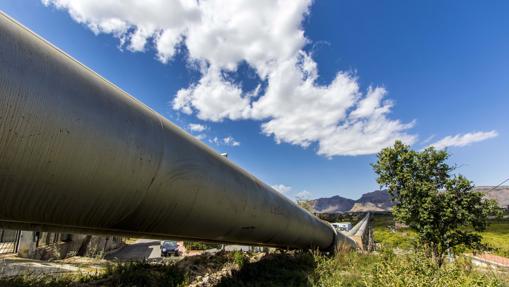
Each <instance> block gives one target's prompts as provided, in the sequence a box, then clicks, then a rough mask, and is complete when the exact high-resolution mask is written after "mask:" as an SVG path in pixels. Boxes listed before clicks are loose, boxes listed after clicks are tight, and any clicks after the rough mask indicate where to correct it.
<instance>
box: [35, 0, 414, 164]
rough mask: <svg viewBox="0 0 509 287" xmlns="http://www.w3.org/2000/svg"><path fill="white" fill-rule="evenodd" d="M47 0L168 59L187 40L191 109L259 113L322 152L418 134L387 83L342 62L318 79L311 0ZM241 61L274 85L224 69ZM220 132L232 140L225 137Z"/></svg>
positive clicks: (283, 137)
mask: <svg viewBox="0 0 509 287" xmlns="http://www.w3.org/2000/svg"><path fill="white" fill-rule="evenodd" d="M42 1H43V3H44V4H45V5H47V6H49V5H53V6H54V7H57V8H58V9H64V10H67V11H68V12H69V13H70V15H71V17H72V18H73V19H74V20H76V21H77V22H79V23H82V24H84V25H86V26H87V27H89V28H90V29H91V30H92V31H94V33H108V34H112V35H113V36H114V37H117V38H118V39H119V40H120V46H121V47H126V48H127V49H128V50H130V51H134V52H139V51H145V50H147V48H150V49H155V50H156V54H157V58H158V59H159V61H161V62H163V63H166V62H168V61H170V60H171V59H172V58H173V57H175V55H176V54H177V53H178V51H179V47H185V48H186V49H187V50H186V51H187V53H185V54H184V53H183V56H185V57H187V60H188V62H189V63H191V64H192V65H191V66H194V67H197V68H198V69H199V71H200V73H201V78H200V79H199V80H198V81H197V82H195V83H192V84H191V85H190V86H189V87H187V88H183V89H181V90H179V91H178V93H177V94H176V95H175V98H174V100H173V103H172V107H173V108H174V109H175V110H178V111H181V112H183V113H186V114H195V115H196V116H197V117H198V118H200V119H202V120H208V121H214V122H220V121H223V120H225V119H229V120H241V119H250V120H257V121H260V122H261V129H262V132H263V134H265V135H267V136H273V137H274V139H275V140H276V142H278V143H282V142H284V143H290V144H294V145H299V146H302V147H307V146H309V145H311V144H317V148H318V149H317V153H319V154H321V155H324V156H327V157H331V156H335V155H361V154H372V153H376V152H377V151H379V150H380V149H381V148H383V147H386V146H389V145H391V144H392V143H393V142H394V140H396V139H400V140H403V141H404V142H406V143H408V144H412V143H413V142H414V141H415V139H416V137H415V136H414V135H412V134H409V133H408V130H409V129H410V128H412V126H413V123H402V122H400V121H399V120H394V119H390V118H389V117H388V115H389V113H390V111H391V108H392V106H393V103H392V102H391V101H389V100H384V98H385V97H386V94H387V92H386V90H385V89H384V88H381V87H373V88H369V89H368V90H367V91H366V92H363V91H362V90H361V89H360V88H359V84H358V81H357V79H356V77H354V76H353V75H352V74H350V73H346V72H341V71H340V72H338V73H337V74H336V75H335V77H334V79H333V80H332V82H331V83H329V84H325V85H324V84H318V83H317V80H318V77H319V73H318V67H317V64H316V62H315V61H314V60H313V58H312V55H311V54H310V53H308V52H306V51H305V50H304V47H305V45H306V44H307V43H309V40H308V39H306V37H305V36H304V31H303V29H302V27H301V23H302V21H303V19H304V18H305V17H306V16H307V15H308V13H309V8H310V5H311V3H312V1H311V0H279V1H275V0H258V1H251V0H244V1H241V0H238V1H230V2H228V3H227V4H225V3H224V2H223V1H219V0H208V1H184V0H151V1H136V0H125V1H116V0H100V1H99V0H42ZM241 63H246V64H247V65H249V67H251V68H252V69H253V70H254V71H255V73H256V74H257V76H258V78H259V81H260V84H261V83H262V82H265V83H267V86H266V88H264V89H260V85H259V86H258V88H257V89H255V90H254V91H246V90H243V88H242V85H241V84H239V83H236V82H233V81H232V80H231V79H229V78H228V76H227V75H226V74H225V73H226V72H236V71H237V69H238V67H239V64H241ZM211 141H213V139H212V140H211ZM227 141H228V142H229V143H228V144H230V145H235V143H237V144H236V145H238V142H236V141H234V140H227ZM217 142H218V143H219V144H227V143H226V141H225V138H223V139H217ZM216 144H217V143H216Z"/></svg>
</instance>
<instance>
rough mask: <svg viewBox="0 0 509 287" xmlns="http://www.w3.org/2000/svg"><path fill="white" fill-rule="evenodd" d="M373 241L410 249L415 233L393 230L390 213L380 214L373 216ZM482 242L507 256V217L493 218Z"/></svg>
mask: <svg viewBox="0 0 509 287" xmlns="http://www.w3.org/2000/svg"><path fill="white" fill-rule="evenodd" d="M373 228H374V237H375V242H377V243H379V244H380V245H381V246H383V247H384V248H400V249H410V248H412V247H413V246H415V242H416V238H417V236H416V233H415V232H414V231H413V230H410V229H409V228H400V229H398V230H394V220H393V218H392V216H391V215H388V214H381V215H375V216H374V217H373ZM481 234H482V236H483V243H486V244H487V245H488V246H489V247H490V248H492V249H493V253H494V254H497V255H500V256H506V257H509V219H494V220H491V221H490V225H489V226H488V229H487V230H486V231H484V232H482V233H481Z"/></svg>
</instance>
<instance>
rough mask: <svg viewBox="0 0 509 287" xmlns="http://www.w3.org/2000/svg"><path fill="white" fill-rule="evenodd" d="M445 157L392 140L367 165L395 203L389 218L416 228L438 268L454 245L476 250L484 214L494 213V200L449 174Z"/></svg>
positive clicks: (461, 179)
mask: <svg viewBox="0 0 509 287" xmlns="http://www.w3.org/2000/svg"><path fill="white" fill-rule="evenodd" d="M448 157H449V155H448V153H447V151H445V150H436V149H435V148H433V147H429V148H426V149H425V150H423V151H421V152H417V151H414V150H411V149H410V147H409V146H408V145H405V144H403V143H402V142H400V141H396V143H395V144H394V146H392V147H388V148H385V149H383V150H382V151H381V152H380V153H378V161H377V162H376V163H375V164H373V168H374V170H375V172H376V173H377V174H378V178H377V182H378V183H379V184H380V186H381V187H382V188H386V189H387V190H388V192H389V194H390V195H391V196H392V200H393V201H394V203H395V206H394V208H393V215H394V217H395V219H396V220H398V221H400V222H403V223H405V224H407V225H408V226H409V227H410V228H412V229H414V230H416V231H417V234H418V236H419V241H420V242H421V244H422V245H423V246H424V247H425V249H426V251H427V254H428V255H430V256H432V257H433V258H434V259H435V262H436V263H437V264H438V265H439V266H440V265H442V263H443V262H444V258H445V256H446V254H447V252H448V250H454V247H457V246H465V247H469V248H474V249H480V248H482V247H483V245H482V244H481V239H482V237H481V235H480V233H479V232H481V231H484V230H485V229H486V227H487V224H488V216H489V215H492V214H497V213H499V212H500V210H499V209H498V208H497V205H496V202H495V201H493V200H487V199H484V198H483V194H482V193H481V192H475V191H473V187H474V186H473V184H472V182H471V181H469V180H468V179H466V178H465V177H463V176H461V175H459V176H456V175H453V174H452V172H453V171H454V169H455V167H453V166H449V165H448V164H447V163H446V161H447V159H448Z"/></svg>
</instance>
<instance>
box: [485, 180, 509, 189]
mask: <svg viewBox="0 0 509 287" xmlns="http://www.w3.org/2000/svg"><path fill="white" fill-rule="evenodd" d="M508 181H509V178H507V179H506V180H504V181H502V182H501V183H499V184H498V185H497V186H495V187H493V188H492V189H490V190H488V191H492V190H494V189H496V188H497V187H499V186H501V185H502V184H504V183H506V182H508Z"/></svg>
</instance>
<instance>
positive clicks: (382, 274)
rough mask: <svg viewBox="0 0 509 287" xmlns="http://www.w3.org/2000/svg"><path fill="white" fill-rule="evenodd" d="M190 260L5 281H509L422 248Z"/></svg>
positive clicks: (249, 283) (258, 283)
mask: <svg viewBox="0 0 509 287" xmlns="http://www.w3.org/2000/svg"><path fill="white" fill-rule="evenodd" d="M190 260H191V261H190V262H187V263H186V264H181V263H175V262H162V263H161V262H160V263H147V262H138V263H124V264H118V265H112V266H111V267H110V268H108V269H107V270H106V271H105V272H104V273H103V274H95V275H79V274H78V275H77V274H74V275H60V276H55V275H53V276H47V275H46V276H42V275H39V276H30V275H27V276H20V277H14V278H9V279H0V286H187V285H189V284H190V283H193V282H196V278H201V277H202V276H197V274H196V272H195V271H196V270H199V269H202V271H200V272H208V273H209V274H213V273H214V272H216V271H217V270H222V269H224V267H225V266H228V265H229V266H231V267H232V268H230V269H229V271H228V272H224V275H223V276H221V277H219V278H218V279H217V280H215V281H214V280H209V281H207V282H208V283H209V284H208V285H205V286H381V287H383V286H509V281H508V279H507V277H504V276H503V275H501V274H496V273H493V271H484V272H480V271H475V270H474V269H473V268H472V266H471V265H470V263H468V262H467V261H466V260H464V259H462V258H459V259H458V260H456V261H455V262H454V263H445V264H444V265H443V266H442V267H438V266H437V265H436V264H434V262H433V261H432V260H431V259H429V258H427V257H425V256H424V255H423V254H422V253H419V252H415V253H414V252H412V253H406V254H403V255H402V254H399V255H396V254H394V253H393V252H391V251H383V252H380V253H375V254H359V253H355V252H352V253H345V254H340V255H337V256H332V257H329V256H324V255H319V254H312V253H310V252H291V253H273V254H266V255H261V254H259V255H258V256H255V255H248V254H243V253H240V252H236V253H219V254H217V255H214V256H212V255H210V257H203V256H202V257H200V256H197V257H195V258H191V259H190ZM183 261H184V260H183ZM185 266H188V267H191V268H185ZM201 275H205V274H201ZM205 276H209V275H205ZM201 282H203V281H201Z"/></svg>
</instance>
